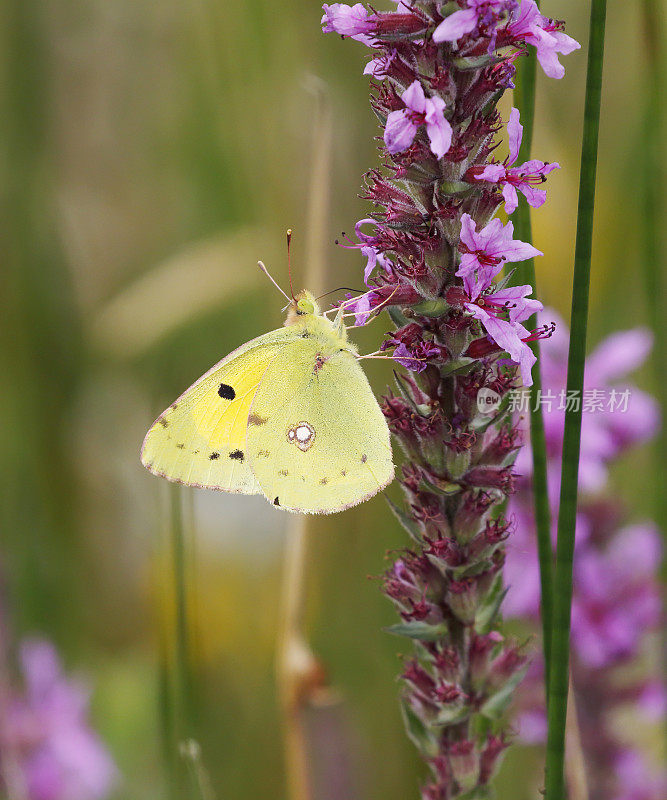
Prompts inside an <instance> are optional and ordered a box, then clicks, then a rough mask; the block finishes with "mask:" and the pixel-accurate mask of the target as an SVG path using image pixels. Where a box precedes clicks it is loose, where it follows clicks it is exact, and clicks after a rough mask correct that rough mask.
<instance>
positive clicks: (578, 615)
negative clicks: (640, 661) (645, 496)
mask: <svg viewBox="0 0 667 800" xmlns="http://www.w3.org/2000/svg"><path fill="white" fill-rule="evenodd" d="M659 563H660V534H659V533H658V531H657V529H656V528H655V527H653V526H650V525H636V526H633V527H630V528H625V529H624V530H622V531H619V532H618V533H617V534H616V535H615V537H614V538H613V540H612V541H611V542H610V544H609V546H608V547H607V548H606V549H604V550H600V549H598V548H591V547H588V548H585V549H584V550H583V551H580V552H579V553H578V556H577V558H576V559H575V570H574V580H575V585H576V592H575V595H574V599H573V603H572V637H573V641H574V646H575V648H576V652H577V657H578V658H579V659H581V661H583V662H584V664H586V665H587V666H589V667H597V668H600V667H606V666H609V665H610V664H613V663H614V662H615V661H617V660H618V659H620V658H624V657H627V656H632V655H633V654H635V653H636V652H637V648H638V644H639V641H640V639H641V638H642V637H643V636H644V634H645V632H646V631H647V630H650V629H652V628H654V627H655V626H656V625H657V624H658V622H659V618H660V597H659V595H658V593H657V592H656V587H655V585H654V584H653V582H652V578H653V575H654V571H655V565H656V564H659Z"/></svg>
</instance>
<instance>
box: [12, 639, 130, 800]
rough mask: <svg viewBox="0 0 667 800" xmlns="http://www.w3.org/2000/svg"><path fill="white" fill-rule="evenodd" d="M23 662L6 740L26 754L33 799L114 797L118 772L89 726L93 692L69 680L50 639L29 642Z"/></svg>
mask: <svg viewBox="0 0 667 800" xmlns="http://www.w3.org/2000/svg"><path fill="white" fill-rule="evenodd" d="M20 663H21V670H22V674H23V679H24V692H23V693H22V694H20V695H19V694H17V695H16V696H14V697H13V698H12V700H11V702H10V708H9V710H8V715H7V719H6V720H5V721H4V725H3V726H2V728H0V739H4V740H5V741H8V742H10V743H11V745H12V746H13V749H14V750H15V751H16V752H18V753H19V754H20V758H21V764H20V765H21V767H22V769H23V772H24V776H25V782H26V785H27V788H28V794H29V798H30V800H103V798H106V797H108V795H109V793H110V792H111V790H112V788H113V786H114V784H115V782H116V780H117V771H116V767H115V766H114V763H113V761H112V760H111V757H110V756H109V754H108V752H107V751H106V749H105V748H104V746H103V745H102V743H101V741H100V739H99V738H98V736H97V734H95V732H94V731H93V730H92V728H91V727H90V725H89V723H88V720H87V716H88V692H87V691H86V689H85V688H84V687H83V686H82V685H80V684H79V683H77V682H76V681H73V680H71V679H68V678H67V677H65V675H64V674H63V672H62V668H61V665H60V661H59V659H58V655H57V653H56V651H55V648H54V647H53V646H52V645H51V644H50V643H48V642H46V641H42V640H28V641H26V642H24V643H23V645H22V646H21V650H20Z"/></svg>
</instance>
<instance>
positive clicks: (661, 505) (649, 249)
mask: <svg viewBox="0 0 667 800" xmlns="http://www.w3.org/2000/svg"><path fill="white" fill-rule="evenodd" d="M642 11H643V15H642V16H643V20H642V21H643V27H642V40H641V41H642V47H643V49H644V58H645V59H646V64H645V67H644V81H643V83H644V104H643V105H644V108H643V124H642V132H641V147H639V148H638V152H637V155H638V159H639V164H640V171H641V184H642V200H643V208H642V212H643V213H642V215H641V217H642V219H641V240H642V243H641V248H642V259H641V261H642V268H643V271H644V286H645V290H646V306H647V312H648V321H649V324H650V326H651V328H652V330H653V335H654V337H655V345H654V352H653V365H654V371H655V374H656V376H657V387H656V388H657V390H658V392H660V395H661V399H664V380H663V376H664V375H665V372H666V371H667V342H666V341H665V326H664V325H663V324H662V316H663V305H662V298H664V296H665V294H664V290H665V286H664V271H663V270H662V269H661V268H660V267H661V263H662V262H661V254H662V248H661V244H662V241H661V238H662V237H661V234H662V222H663V219H664V195H663V186H664V168H663V162H662V144H663V130H664V125H663V123H664V120H663V113H664V107H663V92H664V67H665V62H664V54H663V39H662V33H663V30H662V29H663V25H662V14H661V12H660V6H659V3H658V2H657V0H644V2H643V4H642ZM663 13H664V12H663ZM666 449H667V426H665V425H663V426H662V428H661V430H660V434H659V435H658V436H657V437H656V442H655V447H654V452H655V458H656V463H657V464H660V465H661V464H662V459H663V457H664V456H663V454H664V453H665V450H666ZM658 474H660V470H659V469H657V470H656V475H658ZM655 497H656V521H657V522H658V524H660V525H661V527H662V529H663V530H667V493H665V492H663V491H660V487H659V486H656V492H655Z"/></svg>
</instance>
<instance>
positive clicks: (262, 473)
mask: <svg viewBox="0 0 667 800" xmlns="http://www.w3.org/2000/svg"><path fill="white" fill-rule="evenodd" d="M141 458H142V462H143V463H144V465H145V466H146V467H147V468H148V469H149V470H150V471H151V472H153V473H154V474H156V475H160V476H162V477H165V478H167V479H169V480H172V481H176V482H178V483H183V484H186V485H189V486H195V487H200V488H210V489H217V490H221V491H227V492H237V493H243V494H263V495H264V496H265V497H266V498H267V499H268V500H269V502H271V503H272V504H273V505H275V506H276V507H279V508H281V509H284V510H288V511H296V512H303V513H323V514H327V513H334V512H336V511H342V510H344V509H346V508H349V507H350V506H353V505H356V504H357V503H360V502H362V501H363V500H366V499H368V498H369V497H372V496H373V495H374V494H376V493H377V492H379V491H380V490H381V489H383V488H384V487H385V486H386V485H387V484H388V483H390V482H391V480H392V479H393V475H394V467H393V463H392V454H391V444H390V440H389V429H388V428H387V424H386V421H385V419H384V416H383V414H382V411H381V410H380V407H379V406H378V404H377V401H376V400H375V397H374V396H373V393H372V391H371V389H370V386H369V384H368V381H367V379H366V376H365V375H364V373H363V370H362V369H361V366H360V365H359V362H358V358H357V350H356V348H355V346H354V345H353V344H352V343H351V342H350V341H349V340H348V339H347V335H346V332H345V328H344V326H343V324H342V315H339V316H338V317H337V318H336V320H334V321H333V322H332V321H330V320H328V319H327V318H326V317H325V316H324V315H322V314H321V313H320V312H319V308H318V307H317V303H316V302H315V300H314V299H313V297H312V295H310V294H309V293H308V292H304V293H302V294H301V295H299V296H298V297H297V299H296V301H295V302H294V303H293V304H292V305H291V307H290V311H289V314H288V317H287V321H286V324H285V327H283V328H280V329H278V330H275V331H271V332H269V333H266V334H264V335H263V336H260V337H258V338H257V339H253V340H252V341H250V342H247V343H246V344H245V345H242V346H241V347H240V348H238V350H235V351H234V352H233V353H231V354H230V355H228V356H227V357H226V358H224V359H223V360H222V361H220V362H219V363H218V364H216V365H215V366H214V367H213V368H212V369H211V370H209V372H207V373H206V374H205V375H204V376H202V377H201V378H200V379H199V380H198V381H197V382H196V383H195V384H194V385H193V386H191V387H190V388H189V389H188V390H187V391H186V392H185V393H184V394H183V395H181V397H179V398H178V400H177V401H176V402H175V403H173V404H172V405H171V406H170V407H169V408H168V409H167V410H166V411H164V412H163V413H162V414H161V415H160V416H159V417H158V418H157V420H156V421H155V423H154V424H153V426H152V427H151V429H150V430H149V431H148V434H147V435H146V439H145V440H144V445H143V448H142V455H141Z"/></svg>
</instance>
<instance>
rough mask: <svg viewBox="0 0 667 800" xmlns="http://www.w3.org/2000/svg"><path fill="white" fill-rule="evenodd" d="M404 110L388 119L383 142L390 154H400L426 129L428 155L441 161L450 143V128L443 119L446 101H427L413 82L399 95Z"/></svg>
mask: <svg viewBox="0 0 667 800" xmlns="http://www.w3.org/2000/svg"><path fill="white" fill-rule="evenodd" d="M401 100H403V102H404V103H405V108H401V109H399V110H398V111H392V112H391V113H390V114H389V116H388V117H387V124H386V126H385V129H384V141H385V144H386V145H387V150H388V151H389V152H390V153H392V154H393V153H400V152H401V150H405V149H406V148H408V147H410V145H411V144H412V143H413V141H414V139H415V136H416V135H417V130H418V129H419V127H420V126H421V125H425V126H426V133H427V135H428V138H429V141H430V143H431V152H432V153H433V154H434V155H435V156H436V157H437V158H442V157H443V156H444V155H445V153H446V152H447V151H448V150H449V147H450V145H451V142H452V128H451V125H450V124H449V122H448V121H447V120H446V119H445V116H444V114H443V111H444V109H445V101H444V100H443V99H442V97H438V96H437V95H434V96H433V97H426V95H425V94H424V89H423V87H422V85H421V82H420V81H413V82H412V83H411V84H410V86H408V88H407V89H406V90H405V91H404V92H403V94H402V95H401Z"/></svg>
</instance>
